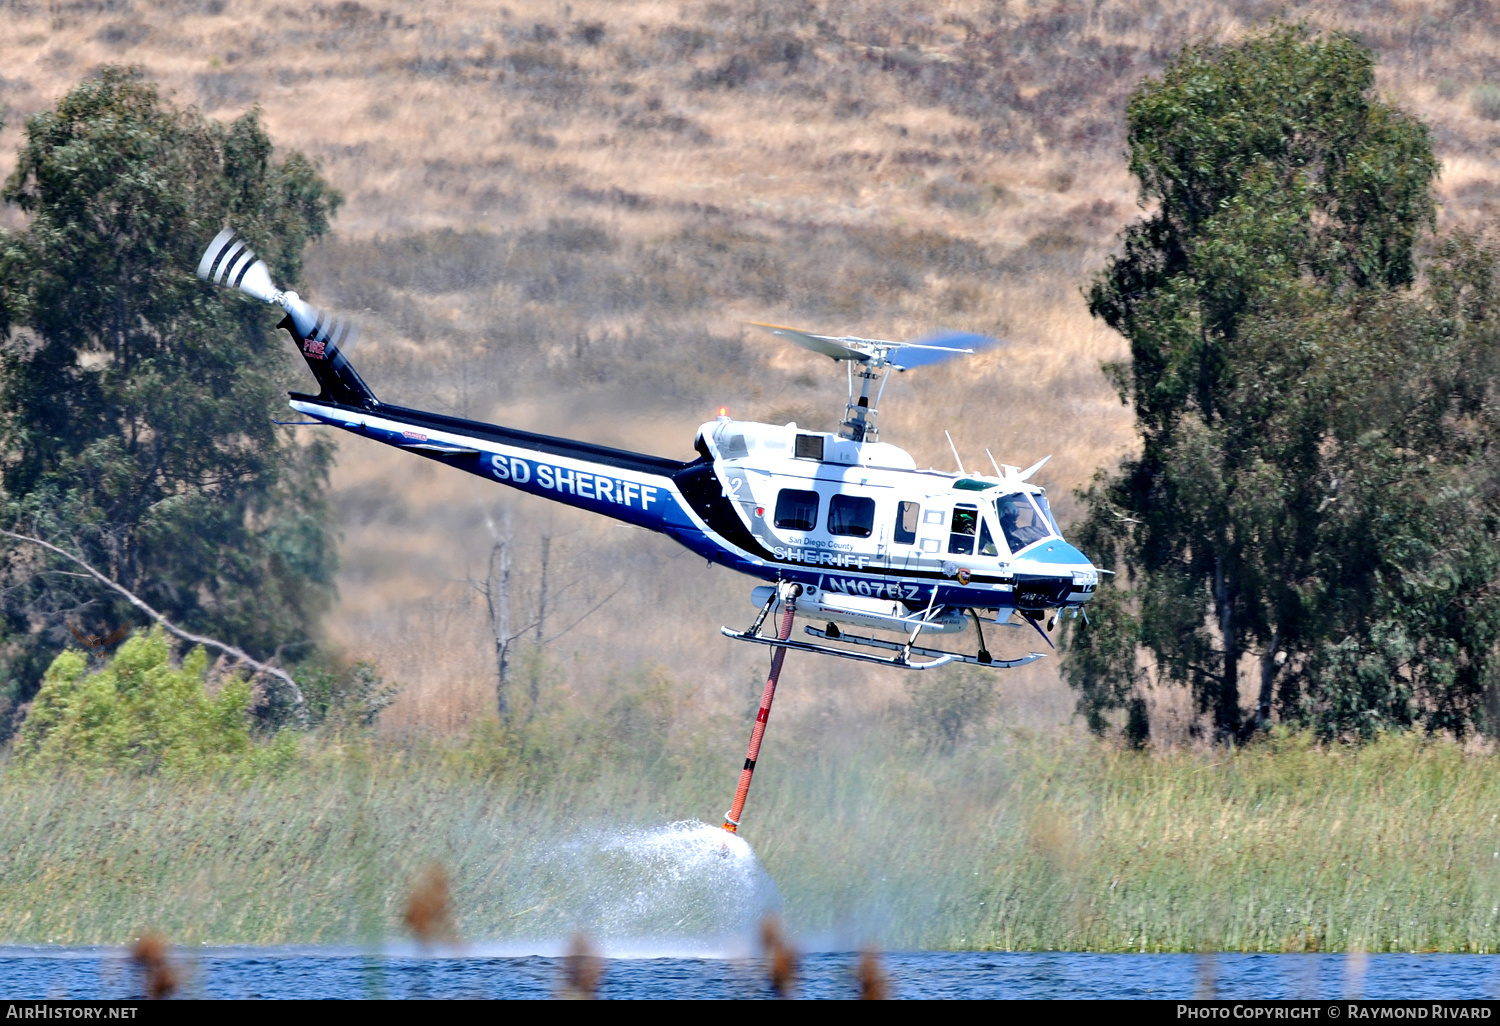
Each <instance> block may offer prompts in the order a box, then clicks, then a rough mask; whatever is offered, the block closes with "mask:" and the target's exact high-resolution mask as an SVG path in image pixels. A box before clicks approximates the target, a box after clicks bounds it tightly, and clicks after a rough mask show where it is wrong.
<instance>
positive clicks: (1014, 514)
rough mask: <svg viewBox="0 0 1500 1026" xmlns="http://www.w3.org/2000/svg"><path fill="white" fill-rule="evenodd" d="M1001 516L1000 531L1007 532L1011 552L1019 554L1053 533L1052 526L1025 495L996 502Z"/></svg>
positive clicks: (1010, 496)
mask: <svg viewBox="0 0 1500 1026" xmlns="http://www.w3.org/2000/svg"><path fill="white" fill-rule="evenodd" d="M995 512H996V513H998V514H999V515H1000V530H1002V531H1004V532H1005V541H1006V544H1008V545H1009V546H1010V551H1011V552H1019V551H1021V550H1022V549H1024V548H1025V547H1026V546H1028V545H1030V544H1032V543H1033V542H1039V541H1041V540H1042V539H1043V538H1046V537H1048V536H1049V535H1051V533H1052V528H1051V525H1050V524H1048V523H1047V521H1046V520H1045V519H1043V517H1042V514H1041V513H1040V512H1039V511H1038V510H1037V508H1036V507H1035V506H1033V505H1032V504H1031V502H1030V501H1029V500H1028V499H1027V498H1026V496H1024V495H1020V494H1016V495H1006V496H1002V497H1001V498H999V499H996V500H995Z"/></svg>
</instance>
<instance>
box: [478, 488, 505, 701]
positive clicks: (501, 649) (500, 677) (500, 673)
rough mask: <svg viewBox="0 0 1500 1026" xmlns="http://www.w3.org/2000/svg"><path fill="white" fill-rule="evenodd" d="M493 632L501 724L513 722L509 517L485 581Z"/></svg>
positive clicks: (491, 630) (492, 550)
mask: <svg viewBox="0 0 1500 1026" xmlns="http://www.w3.org/2000/svg"><path fill="white" fill-rule="evenodd" d="M484 599H485V604H486V605H487V606H488V607H489V614H490V633H491V634H492V635H494V638H495V711H496V712H498V713H499V714H500V722H501V723H509V722H510V694H509V690H508V689H509V680H508V679H507V678H508V677H509V674H510V642H511V634H510V518H509V517H506V519H505V526H504V528H503V529H502V531H501V533H500V534H499V536H498V537H496V538H495V544H494V547H493V548H491V549H490V572H489V577H488V578H487V579H486V581H485V588H484Z"/></svg>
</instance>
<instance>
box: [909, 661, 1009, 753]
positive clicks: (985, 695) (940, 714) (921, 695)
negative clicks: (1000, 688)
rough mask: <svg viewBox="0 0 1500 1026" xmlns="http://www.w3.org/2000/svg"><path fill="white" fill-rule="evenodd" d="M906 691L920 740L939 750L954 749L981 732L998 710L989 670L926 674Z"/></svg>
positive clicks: (961, 670)
mask: <svg viewBox="0 0 1500 1026" xmlns="http://www.w3.org/2000/svg"><path fill="white" fill-rule="evenodd" d="M907 691H908V693H909V694H910V695H911V722H912V728H913V730H914V731H915V732H916V735H917V739H918V740H919V741H921V742H922V743H923V744H925V745H927V746H929V747H932V748H936V749H938V750H940V751H948V750H951V749H952V748H953V747H954V746H955V745H957V744H958V743H959V742H960V741H963V740H964V739H965V738H966V737H968V736H969V735H970V734H972V733H973V732H974V731H977V730H979V729H981V728H982V727H983V726H984V725H985V724H986V723H987V722H989V718H990V716H991V715H992V714H993V713H994V711H995V681H994V679H993V672H992V671H990V670H971V669H969V668H967V667H963V668H956V669H952V670H944V671H942V672H941V673H934V674H926V675H923V677H922V679H921V680H917V681H912V682H910V683H908V685H907Z"/></svg>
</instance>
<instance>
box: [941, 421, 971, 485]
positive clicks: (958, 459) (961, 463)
mask: <svg viewBox="0 0 1500 1026" xmlns="http://www.w3.org/2000/svg"><path fill="white" fill-rule="evenodd" d="M943 437H944V438H946V439H948V448H950V449H952V450H953V459H954V461H955V462H957V463H958V472H959V473H960V474H963V475H964V476H965V477H967V476H968V474H969V472H968V471H967V470H965V469H964V461H963V459H962V458H961V457H960V456H959V455H958V446H956V445H954V444H953V436H952V435H950V434H949V433H948V432H946V431H944V432H943Z"/></svg>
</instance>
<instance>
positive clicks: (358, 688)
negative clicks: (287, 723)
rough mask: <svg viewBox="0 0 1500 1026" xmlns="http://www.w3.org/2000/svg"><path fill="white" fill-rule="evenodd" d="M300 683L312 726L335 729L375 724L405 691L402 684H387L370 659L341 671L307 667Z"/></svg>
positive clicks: (298, 679) (340, 729) (302, 670)
mask: <svg viewBox="0 0 1500 1026" xmlns="http://www.w3.org/2000/svg"><path fill="white" fill-rule="evenodd" d="M297 684H298V686H299V687H301V688H302V695H303V699H304V701H305V703H306V710H307V723H308V725H309V726H312V727H328V728H330V729H332V730H335V731H342V730H349V729H358V728H363V727H373V726H374V725H375V721H376V719H377V718H379V716H380V712H381V710H382V709H384V708H385V707H386V706H388V705H390V704H391V703H392V702H394V701H395V700H396V696H397V695H398V694H400V693H401V685H399V684H395V683H387V682H386V680H385V678H383V677H382V676H381V675H380V671H379V670H378V669H377V668H376V667H375V665H374V664H373V663H368V662H358V663H355V664H354V665H353V666H350V667H347V668H344V669H341V670H334V669H328V668H324V667H314V668H304V669H301V670H299V671H298V673H297Z"/></svg>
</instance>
